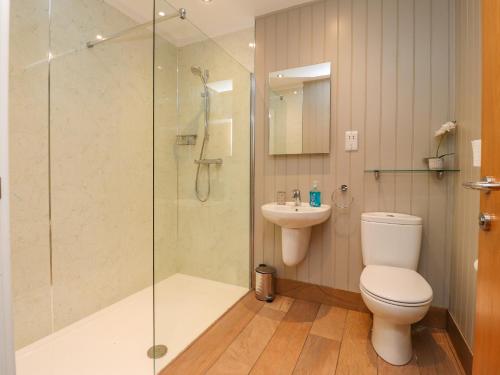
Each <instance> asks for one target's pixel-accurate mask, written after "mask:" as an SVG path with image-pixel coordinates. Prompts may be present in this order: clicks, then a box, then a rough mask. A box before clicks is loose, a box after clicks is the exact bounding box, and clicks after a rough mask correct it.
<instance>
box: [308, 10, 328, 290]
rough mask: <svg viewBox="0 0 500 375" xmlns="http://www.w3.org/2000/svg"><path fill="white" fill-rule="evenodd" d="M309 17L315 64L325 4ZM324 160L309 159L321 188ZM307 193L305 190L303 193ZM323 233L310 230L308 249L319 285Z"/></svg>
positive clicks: (321, 55) (321, 53) (320, 55)
mask: <svg viewBox="0 0 500 375" xmlns="http://www.w3.org/2000/svg"><path fill="white" fill-rule="evenodd" d="M311 16H312V33H311V44H312V51H311V63H312V64H316V63H320V62H324V61H325V3H324V2H319V3H316V4H313V5H312V15H311ZM318 103H319V101H318ZM316 137H317V135H316ZM324 159H325V157H324V155H311V158H310V181H318V182H319V186H320V187H321V188H323V186H324V182H325V181H324V180H325V177H326V176H324V175H323V168H324V167H323V164H324ZM309 189H310V187H309ZM308 191H309V190H306V191H305V192H304V193H307V192H308ZM323 232H324V226H315V227H313V229H312V238H311V246H310V249H309V251H310V254H309V282H311V283H314V284H320V283H321V273H320V272H316V270H318V269H321V267H322V256H323V253H322V249H323Z"/></svg>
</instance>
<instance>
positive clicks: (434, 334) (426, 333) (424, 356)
mask: <svg viewBox="0 0 500 375" xmlns="http://www.w3.org/2000/svg"><path fill="white" fill-rule="evenodd" d="M446 335H447V334H446V331H444V330H438V329H432V328H421V329H416V330H414V332H413V344H414V346H415V351H416V353H417V362H418V367H419V370H420V374H421V375H440V374H447V375H462V374H463V370H462V368H461V367H460V365H459V364H458V363H457V361H456V359H455V356H454V355H453V352H452V349H451V348H450V346H449V341H448V339H447V337H446Z"/></svg>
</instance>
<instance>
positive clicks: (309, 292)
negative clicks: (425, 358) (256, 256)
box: [276, 278, 448, 329]
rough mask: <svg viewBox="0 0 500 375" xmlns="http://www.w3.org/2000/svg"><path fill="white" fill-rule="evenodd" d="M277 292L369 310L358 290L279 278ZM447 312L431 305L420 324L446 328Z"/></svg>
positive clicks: (354, 308)
mask: <svg viewBox="0 0 500 375" xmlns="http://www.w3.org/2000/svg"><path fill="white" fill-rule="evenodd" d="M276 293H278V294H281V295H283V296H287V297H292V298H296V299H302V300H306V301H310V302H316V303H322V304H325V305H332V306H338V307H342V308H345V309H349V310H356V311H364V312H369V310H368V309H367V307H366V305H365V303H364V302H363V299H362V298H361V293H357V292H350V291H347V290H341V289H335V288H330V287H327V286H321V285H315V284H309V283H304V282H302V281H296V280H288V279H280V278H278V279H277V280H276ZM447 313H448V310H447V309H445V308H442V307H435V306H431V308H430V309H429V312H428V313H427V315H426V316H425V318H424V319H422V320H421V321H420V322H419V323H418V324H419V325H422V326H425V327H431V328H441V329H445V328H446V327H447V324H446V321H447Z"/></svg>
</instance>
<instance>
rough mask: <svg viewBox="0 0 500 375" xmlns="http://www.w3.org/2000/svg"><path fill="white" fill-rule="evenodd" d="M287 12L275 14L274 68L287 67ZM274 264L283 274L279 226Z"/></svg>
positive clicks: (282, 178) (282, 182) (280, 179)
mask: <svg viewBox="0 0 500 375" xmlns="http://www.w3.org/2000/svg"><path fill="white" fill-rule="evenodd" d="M287 34H288V14H286V13H280V14H277V15H276V69H277V70H281V69H287V68H288V65H287V55H288V43H287ZM275 159H276V191H287V184H286V156H284V155H280V156H278V157H276V158H275ZM274 243H275V247H274V266H275V267H276V269H277V271H278V273H280V274H283V272H284V270H285V269H284V267H285V265H284V264H283V257H282V254H281V228H280V227H278V226H275V227H274Z"/></svg>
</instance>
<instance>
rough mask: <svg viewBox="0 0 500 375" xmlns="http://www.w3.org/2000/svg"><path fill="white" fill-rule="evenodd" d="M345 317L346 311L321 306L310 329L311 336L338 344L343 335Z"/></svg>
mask: <svg viewBox="0 0 500 375" xmlns="http://www.w3.org/2000/svg"><path fill="white" fill-rule="evenodd" d="M346 317H347V310H346V309H343V308H340V307H335V306H328V305H321V307H320V308H319V311H318V315H317V316H316V319H315V320H314V323H313V326H312V327H311V335H317V336H321V337H325V338H327V339H331V340H337V341H339V342H340V341H341V340H342V335H343V334H344V326H345V320H346Z"/></svg>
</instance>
